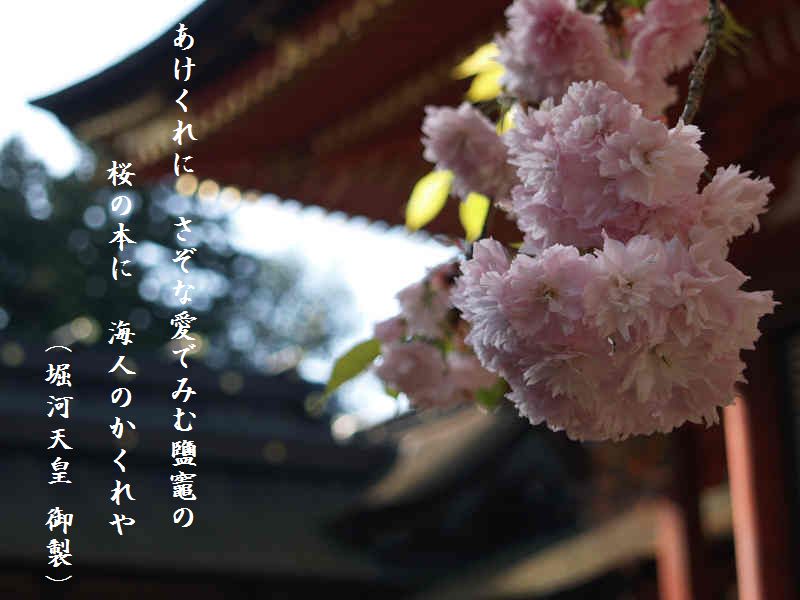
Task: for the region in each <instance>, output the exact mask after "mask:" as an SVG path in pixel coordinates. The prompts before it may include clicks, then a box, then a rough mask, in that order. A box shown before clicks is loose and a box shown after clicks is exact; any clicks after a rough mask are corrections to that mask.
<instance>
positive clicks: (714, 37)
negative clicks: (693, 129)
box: [681, 0, 725, 124]
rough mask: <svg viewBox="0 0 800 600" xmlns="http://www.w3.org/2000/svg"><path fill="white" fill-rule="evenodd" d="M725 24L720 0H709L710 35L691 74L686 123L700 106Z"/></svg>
mask: <svg viewBox="0 0 800 600" xmlns="http://www.w3.org/2000/svg"><path fill="white" fill-rule="evenodd" d="M724 24H725V15H724V14H723V13H722V9H721V8H720V4H719V0H709V9H708V35H707V36H706V42H705V44H704V45H703V51H702V52H700V57H699V58H698V59H697V62H696V63H695V65H694V68H693V69H692V73H691V75H689V93H688V94H687V95H686V105H685V106H684V107H683V114H681V119H683V122H684V123H686V124H689V123H691V122H692V121H693V120H694V117H695V115H696V114H697V111H698V109H699V108H700V101H701V100H702V99H703V89H704V88H705V78H706V71H708V67H709V65H710V64H711V61H713V60H714V55H715V54H716V53H717V45H718V42H719V36H720V33H722V28H723V25H724Z"/></svg>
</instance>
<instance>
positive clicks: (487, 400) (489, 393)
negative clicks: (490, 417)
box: [475, 379, 508, 412]
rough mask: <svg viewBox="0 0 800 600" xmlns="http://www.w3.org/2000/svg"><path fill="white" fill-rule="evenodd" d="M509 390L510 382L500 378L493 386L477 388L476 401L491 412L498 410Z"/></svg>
mask: <svg viewBox="0 0 800 600" xmlns="http://www.w3.org/2000/svg"><path fill="white" fill-rule="evenodd" d="M507 391H508V384H507V383H506V380H505V379H498V380H497V382H496V383H495V384H494V385H493V386H492V387H489V388H480V389H479V390H476V391H475V401H476V402H477V403H478V405H479V406H481V407H482V408H484V409H486V410H488V411H490V412H491V411H494V410H497V407H498V406H500V402H501V401H502V400H503V396H505V394H506V392H507Z"/></svg>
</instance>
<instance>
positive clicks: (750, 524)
mask: <svg viewBox="0 0 800 600" xmlns="http://www.w3.org/2000/svg"><path fill="white" fill-rule="evenodd" d="M769 348H770V345H769V344H768V342H767V340H766V339H762V340H761V341H760V342H759V350H758V351H757V352H756V353H755V354H754V355H753V357H752V360H750V361H749V368H748V371H747V376H748V379H749V381H750V383H749V385H748V386H747V389H746V391H745V394H744V395H743V396H744V397H743V398H737V400H736V403H735V404H734V405H733V406H729V407H727V408H725V410H724V412H723V416H724V423H725V446H726V454H727V458H728V478H729V480H730V489H731V505H732V509H733V535H734V541H735V547H736V574H737V579H738V587H739V600H793V599H796V598H798V590H796V589H795V588H794V575H793V574H792V563H793V561H794V560H795V558H794V557H793V555H792V551H791V540H790V535H791V524H790V520H789V514H790V513H789V501H788V493H787V491H788V483H789V482H788V465H787V461H786V457H785V454H784V452H785V451H786V449H785V448H784V444H785V440H784V439H783V434H782V432H781V421H780V420H781V407H780V389H779V384H778V378H777V375H776V372H777V368H776V367H775V364H776V363H775V362H772V363H771V361H770V352H769Z"/></svg>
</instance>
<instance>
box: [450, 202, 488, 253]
mask: <svg viewBox="0 0 800 600" xmlns="http://www.w3.org/2000/svg"><path fill="white" fill-rule="evenodd" d="M490 204H491V201H490V200H489V198H487V197H486V196H484V195H483V194H478V193H476V192H472V193H471V194H469V195H468V196H467V198H466V200H464V201H462V202H461V204H459V206H458V218H459V220H460V221H461V226H462V227H463V228H464V234H465V235H464V237H465V238H466V240H467V241H468V242H474V241H475V240H477V239H478V238H480V237H481V234H482V233H483V226H484V224H485V223H486V217H488V216H489V205H490Z"/></svg>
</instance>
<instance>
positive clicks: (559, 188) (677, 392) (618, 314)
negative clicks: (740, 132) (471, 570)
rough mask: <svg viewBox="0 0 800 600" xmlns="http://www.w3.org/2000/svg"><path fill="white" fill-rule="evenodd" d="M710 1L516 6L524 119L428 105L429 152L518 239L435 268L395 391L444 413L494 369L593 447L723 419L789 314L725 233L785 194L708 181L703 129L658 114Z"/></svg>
mask: <svg viewBox="0 0 800 600" xmlns="http://www.w3.org/2000/svg"><path fill="white" fill-rule="evenodd" d="M707 6H708V5H707V3H706V0H650V1H649V2H648V3H647V4H646V8H645V9H644V11H629V12H627V13H625V14H623V15H621V18H620V22H617V23H611V26H609V27H606V25H604V24H603V22H602V19H601V16H600V15H598V14H592V13H584V12H581V11H580V10H578V9H577V7H576V4H575V1H574V0H516V1H515V2H514V3H513V4H512V5H511V6H510V7H509V9H508V11H507V16H508V21H509V30H508V32H507V34H506V35H504V36H501V37H498V38H497V45H498V47H499V50H500V55H499V59H498V60H499V62H500V63H502V65H503V67H504V75H503V79H502V83H503V88H504V90H505V91H506V93H507V94H508V95H509V96H511V97H512V99H515V100H516V101H517V109H516V111H515V122H514V127H513V128H512V129H511V130H509V131H507V132H506V133H503V134H502V135H498V133H497V130H496V128H495V126H494V125H493V124H492V123H491V122H490V121H489V120H488V119H487V118H486V117H484V116H483V114H481V112H479V111H478V110H477V109H476V108H474V107H472V106H470V105H469V104H463V105H461V106H460V107H459V108H457V109H454V108H428V109H427V114H426V119H425V122H424V125H423V133H424V138H423V144H424V146H425V158H426V159H427V160H429V161H431V162H433V163H436V165H437V168H439V169H447V170H450V171H452V172H453V174H454V184H453V190H454V192H455V193H456V195H458V196H461V197H462V198H463V197H465V196H466V195H467V194H468V193H469V192H473V191H475V192H480V193H482V194H485V195H487V196H489V197H490V198H491V199H492V200H493V201H494V203H495V204H497V205H499V206H500V207H501V208H503V209H504V210H505V211H506V212H507V213H508V216H509V218H511V219H513V220H514V221H515V222H516V224H517V226H518V228H519V230H520V232H521V234H522V236H523V242H522V244H521V246H520V247H519V250H518V252H517V253H516V254H513V253H511V252H510V251H509V250H508V249H507V248H505V247H504V246H503V245H502V244H500V243H499V242H497V241H495V240H492V239H488V240H482V241H479V242H477V243H476V244H475V245H474V247H473V254H472V256H471V258H469V259H467V260H464V261H463V262H462V264H461V275H460V276H458V277H457V278H456V274H454V273H453V271H452V266H444V267H439V268H437V269H436V270H434V271H433V272H432V274H431V276H429V277H428V278H426V280H425V281H424V282H423V283H420V284H416V285H415V286H411V287H409V288H406V289H405V290H403V291H402V292H401V293H400V294H399V296H398V297H399V299H400V303H401V306H402V313H401V315H399V316H398V317H395V318H394V319H390V320H389V321H385V322H384V323H381V324H379V325H378V326H376V332H375V333H376V337H377V338H378V339H380V340H381V342H382V347H383V349H384V351H383V360H382V363H381V364H380V365H379V366H378V368H377V371H378V374H379V375H380V376H381V377H382V378H383V379H384V380H385V381H386V382H387V383H388V384H389V385H391V386H392V387H394V388H396V389H399V390H401V391H404V392H406V393H407V394H408V395H409V396H410V397H411V398H412V400H413V401H414V403H415V404H416V405H418V406H423V407H424V406H436V405H439V406H441V405H447V404H454V403H456V402H463V401H468V400H471V399H472V396H473V395H474V392H475V390H477V389H480V388H482V387H483V388H486V387H489V386H491V385H492V383H493V381H496V378H497V377H498V376H499V377H501V378H502V379H504V380H505V381H506V383H507V384H508V387H509V388H510V391H509V392H508V393H507V394H506V397H507V398H508V399H509V400H511V401H512V402H513V403H514V404H515V405H516V407H517V409H518V410H519V412H520V414H522V415H523V416H525V417H527V418H528V419H529V420H530V421H531V423H533V424H539V423H546V424H547V425H548V426H549V427H550V428H552V429H554V430H563V431H565V432H566V434H567V435H568V436H569V437H571V438H573V439H580V440H603V439H622V438H625V437H627V436H630V435H637V434H649V433H653V432H657V431H660V432H668V431H670V430H672V429H673V428H675V427H677V426H679V425H681V424H682V423H684V422H686V421H691V422H706V423H713V422H716V421H717V420H718V408H719V407H721V406H725V405H727V404H729V403H730V402H732V400H733V398H734V393H735V392H734V386H735V384H736V383H737V382H740V381H744V377H743V371H744V366H745V365H744V363H743V362H742V360H741V358H740V353H741V350H743V349H752V348H753V347H754V343H755V341H756V340H757V339H758V337H759V330H758V322H759V320H760V318H761V317H762V316H763V315H765V314H767V313H769V312H772V310H773V308H774V306H775V302H774V301H773V299H772V293H771V292H749V291H743V290H742V289H741V286H742V284H743V283H744V282H745V281H746V279H747V277H746V276H745V275H744V274H742V273H741V272H740V271H739V270H737V269H736V268H735V267H734V266H733V265H732V264H731V263H730V262H728V260H727V255H728V249H729V244H730V242H731V241H732V240H733V239H734V238H735V237H737V236H739V235H742V234H743V233H745V232H747V231H748V230H750V229H758V216H759V215H760V214H761V213H763V212H764V211H765V210H766V205H767V202H768V194H769V193H770V192H771V191H772V189H773V186H772V184H771V183H770V182H769V180H768V179H757V178H753V177H751V176H750V175H751V174H750V173H749V172H741V170H740V169H739V167H737V166H730V167H727V168H719V169H717V171H716V173H715V174H714V175H713V176H710V175H705V174H706V171H705V169H706V166H707V164H708V156H707V155H706V154H705V153H704V152H703V151H702V149H701V148H700V139H701V137H702V132H701V131H700V129H698V128H697V127H695V126H694V125H689V124H685V123H683V121H679V122H678V123H677V124H676V125H675V126H674V127H671V128H670V127H668V126H666V125H665V124H664V122H663V117H662V115H663V111H664V110H665V108H666V107H667V106H668V105H670V104H671V103H673V102H674V101H675V99H676V97H677V96H676V93H675V90H674V88H672V87H671V86H669V85H668V84H667V83H666V77H667V76H668V75H670V74H671V73H673V72H674V71H676V70H678V69H681V68H683V67H685V66H686V65H687V64H689V63H690V62H691V60H692V58H693V57H694V55H695V53H696V52H697V50H698V49H699V48H700V47H701V46H702V44H703V40H704V38H705V36H706V33H707V25H706V22H705V16H706V10H707ZM704 175H705V176H706V177H707V178H708V179H709V181H708V182H707V183H706V184H705V185H701V180H702V178H703V176H704ZM453 279H455V284H454V285H453V283H452V282H453ZM454 309H455V310H454ZM431 340H448V341H450V342H449V343H450V344H451V346H453V347H457V348H458V350H457V351H450V352H447V351H443V350H442V348H441V347H440V346H437V344H431V343H429V342H430V341H431ZM452 340H456V343H455V344H453V343H452ZM470 348H471V350H472V352H470V351H469V349H470ZM473 353H474V354H473ZM479 365H482V367H483V368H481V367H480V366H479Z"/></svg>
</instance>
